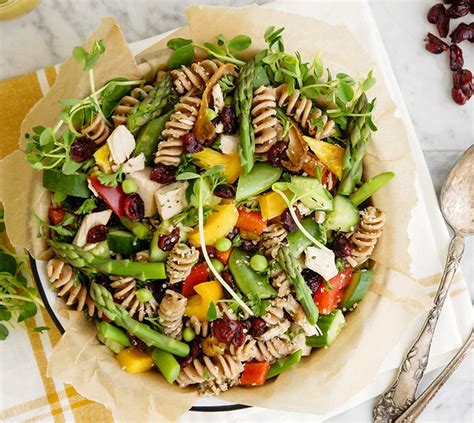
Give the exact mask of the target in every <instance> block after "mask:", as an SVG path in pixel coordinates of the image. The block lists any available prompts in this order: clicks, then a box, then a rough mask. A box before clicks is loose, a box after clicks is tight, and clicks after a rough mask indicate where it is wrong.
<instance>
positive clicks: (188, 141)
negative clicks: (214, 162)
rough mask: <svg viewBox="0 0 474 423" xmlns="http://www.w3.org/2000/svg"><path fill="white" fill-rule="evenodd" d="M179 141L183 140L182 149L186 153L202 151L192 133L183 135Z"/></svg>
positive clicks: (200, 145)
mask: <svg viewBox="0 0 474 423" xmlns="http://www.w3.org/2000/svg"><path fill="white" fill-rule="evenodd" d="M181 139H182V140H183V149H184V151H185V152H186V153H199V152H200V151H202V150H204V147H203V146H202V144H201V143H200V142H199V141H198V139H197V138H196V135H194V132H188V133H187V134H185V135H183V136H182V138H181Z"/></svg>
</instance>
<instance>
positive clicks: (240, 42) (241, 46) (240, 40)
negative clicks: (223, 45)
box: [229, 35, 252, 51]
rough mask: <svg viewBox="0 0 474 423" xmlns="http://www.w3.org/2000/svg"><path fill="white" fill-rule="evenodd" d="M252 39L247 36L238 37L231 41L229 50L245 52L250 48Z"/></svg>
mask: <svg viewBox="0 0 474 423" xmlns="http://www.w3.org/2000/svg"><path fill="white" fill-rule="evenodd" d="M251 44H252V39H251V38H250V37H248V36H247V35H237V36H236V37H234V38H232V40H230V41H229V48H230V49H231V50H235V51H244V50H246V49H248V48H249V47H250V45H251Z"/></svg>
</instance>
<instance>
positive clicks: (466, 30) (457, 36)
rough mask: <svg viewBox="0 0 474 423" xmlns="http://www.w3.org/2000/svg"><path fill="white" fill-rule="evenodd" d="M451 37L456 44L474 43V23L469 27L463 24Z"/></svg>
mask: <svg viewBox="0 0 474 423" xmlns="http://www.w3.org/2000/svg"><path fill="white" fill-rule="evenodd" d="M449 36H450V37H451V42H453V43H454V44H459V43H461V42H463V41H464V40H469V41H470V42H471V43H472V42H474V22H473V23H470V24H469V25H467V24H465V23H464V22H461V23H460V24H459V25H458V26H457V27H456V29H455V30H454V31H453V32H451V34H450V35H449Z"/></svg>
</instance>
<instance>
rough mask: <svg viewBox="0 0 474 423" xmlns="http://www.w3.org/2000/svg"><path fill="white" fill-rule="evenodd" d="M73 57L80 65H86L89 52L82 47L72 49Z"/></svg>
mask: <svg viewBox="0 0 474 423" xmlns="http://www.w3.org/2000/svg"><path fill="white" fill-rule="evenodd" d="M72 57H74V60H75V61H76V62H77V63H78V64H79V65H84V64H85V62H86V58H87V52H86V51H85V50H84V49H83V48H82V47H81V46H77V47H74V48H73V49H72Z"/></svg>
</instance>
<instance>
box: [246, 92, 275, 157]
mask: <svg viewBox="0 0 474 423" xmlns="http://www.w3.org/2000/svg"><path fill="white" fill-rule="evenodd" d="M275 107H276V96H275V89H274V88H272V87H265V86H263V85H262V86H261V87H258V88H257V89H256V90H255V91H254V93H253V101H252V111H251V114H252V126H253V131H254V134H255V152H256V153H257V154H260V155H262V157H263V158H266V153H267V152H268V150H270V148H271V147H272V146H273V145H274V144H275V143H276V142H277V131H276V127H277V125H278V120H277V118H276V109H275Z"/></svg>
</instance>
